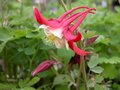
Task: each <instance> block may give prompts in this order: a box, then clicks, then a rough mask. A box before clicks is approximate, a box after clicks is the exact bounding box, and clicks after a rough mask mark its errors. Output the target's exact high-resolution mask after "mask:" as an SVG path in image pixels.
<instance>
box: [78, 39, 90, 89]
mask: <svg viewBox="0 0 120 90" xmlns="http://www.w3.org/2000/svg"><path fill="white" fill-rule="evenodd" d="M77 45H78V46H79V47H80V48H81V49H83V48H84V46H83V42H82V41H81V42H79V43H77ZM80 61H81V62H80V67H79V73H78V78H77V86H76V90H80V76H81V74H82V75H83V78H84V83H85V90H89V89H88V87H87V74H86V69H85V60H84V56H80Z"/></svg>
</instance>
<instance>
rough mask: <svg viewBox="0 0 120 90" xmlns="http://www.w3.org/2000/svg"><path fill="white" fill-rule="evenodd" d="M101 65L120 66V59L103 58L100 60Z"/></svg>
mask: <svg viewBox="0 0 120 90" xmlns="http://www.w3.org/2000/svg"><path fill="white" fill-rule="evenodd" d="M98 61H99V63H101V64H102V63H106V64H119V63H120V57H111V58H106V57H101V58H99V59H98Z"/></svg>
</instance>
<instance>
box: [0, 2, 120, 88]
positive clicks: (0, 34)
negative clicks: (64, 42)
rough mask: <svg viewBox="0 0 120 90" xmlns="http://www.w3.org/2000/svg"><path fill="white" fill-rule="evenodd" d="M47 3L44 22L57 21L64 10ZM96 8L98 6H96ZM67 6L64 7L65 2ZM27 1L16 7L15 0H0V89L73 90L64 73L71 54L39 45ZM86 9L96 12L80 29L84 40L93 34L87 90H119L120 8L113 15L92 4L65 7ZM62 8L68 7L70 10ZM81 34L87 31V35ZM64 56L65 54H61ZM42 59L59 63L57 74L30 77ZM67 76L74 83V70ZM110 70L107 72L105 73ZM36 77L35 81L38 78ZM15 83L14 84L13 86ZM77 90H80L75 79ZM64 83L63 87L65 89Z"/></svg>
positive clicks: (32, 3) (75, 3) (54, 72)
mask: <svg viewBox="0 0 120 90" xmlns="http://www.w3.org/2000/svg"><path fill="white" fill-rule="evenodd" d="M52 1H53V0H51V2H49V3H47V6H48V7H47V9H46V11H42V13H43V14H44V16H46V17H48V18H49V17H51V16H52V17H58V16H59V15H60V14H62V13H63V12H64V9H63V8H62V7H61V5H59V4H58V3H57V2H56V3H54V5H51V3H52ZM96 2H97V3H99V2H100V1H96ZM66 3H67V2H66ZM33 5H36V6H38V7H39V4H35V3H34V2H33V1H27V0H26V1H25V0H24V1H22V2H17V1H16V0H1V1H0V13H1V15H0V58H1V60H0V66H1V70H0V82H1V83H0V89H8V90H9V89H18V90H19V89H23V90H27V89H28V90H36V89H37V90H44V89H45V90H50V89H52V90H61V89H63V90H70V88H71V89H72V88H73V90H74V87H73V86H72V85H74V83H73V81H71V79H70V78H69V76H68V74H67V72H66V70H67V67H66V65H67V64H68V62H69V60H70V58H71V57H72V56H73V55H74V54H73V52H72V51H70V52H68V51H67V50H65V49H57V50H56V49H55V48H54V47H51V46H49V45H46V44H44V42H43V41H42V35H43V34H42V32H41V31H39V30H37V27H38V24H37V23H36V22H35V21H34V19H33V14H32V12H33V11H32V10H33V9H32V8H33ZM80 5H88V6H89V7H93V6H94V7H96V8H97V11H96V14H95V15H94V17H92V16H88V18H87V19H86V20H85V21H84V22H83V24H82V25H81V26H80V29H82V31H83V32H82V33H83V35H84V38H90V37H92V36H94V35H96V34H97V35H99V37H98V38H97V40H96V41H95V42H94V44H92V45H90V46H89V47H87V48H88V49H89V50H92V51H93V52H95V54H94V55H93V56H92V57H90V61H88V62H87V63H86V64H87V66H88V76H89V80H88V86H89V88H91V89H92V90H93V88H94V89H95V90H106V88H107V89H108V88H109V89H110V90H119V89H120V85H119V83H120V79H119V76H120V73H119V72H120V67H119V64H120V57H119V54H120V47H119V44H120V40H119V37H120V33H119V32H120V29H119V28H120V24H119V23H120V19H119V18H120V8H119V7H117V8H116V10H117V13H113V12H111V11H109V10H108V9H107V7H106V8H102V7H101V5H97V6H96V4H95V3H94V2H93V1H92V0H89V1H82V0H73V2H72V3H71V7H75V6H80ZM71 7H70V6H68V8H71ZM84 30H88V32H87V34H85V33H84ZM64 53H67V54H66V55H64ZM45 59H57V60H60V62H62V64H63V67H64V68H62V69H60V70H58V71H56V70H55V69H54V68H52V69H50V70H48V71H45V72H43V73H40V74H38V76H36V77H35V78H32V77H31V71H32V70H33V69H34V68H35V67H36V66H37V65H38V64H39V63H40V62H42V61H43V60H45ZM73 67H75V68H74V69H73V70H72V71H71V75H72V78H74V79H76V74H77V73H78V70H77V65H74V66H73ZM111 71H112V73H111ZM38 77H39V78H38ZM16 82H17V83H16ZM81 82H82V84H81V86H80V87H81V90H84V85H83V81H82V78H81ZM68 83H69V85H68Z"/></svg>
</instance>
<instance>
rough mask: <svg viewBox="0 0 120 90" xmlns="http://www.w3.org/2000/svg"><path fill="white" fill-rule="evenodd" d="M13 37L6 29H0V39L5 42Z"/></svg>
mask: <svg viewBox="0 0 120 90" xmlns="http://www.w3.org/2000/svg"><path fill="white" fill-rule="evenodd" d="M11 39H13V37H12V36H11V35H10V33H9V32H8V31H4V30H0V41H4V42H7V41H8V40H11Z"/></svg>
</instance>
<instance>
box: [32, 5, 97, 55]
mask: <svg viewBox="0 0 120 90" xmlns="http://www.w3.org/2000/svg"><path fill="white" fill-rule="evenodd" d="M81 8H82V9H85V10H84V11H82V12H81V11H79V12H77V13H73V12H74V11H76V10H78V9H81ZM92 10H95V8H88V7H86V6H79V7H76V8H73V9H71V10H69V11H67V12H65V13H64V14H63V15H61V16H60V17H58V18H57V19H54V18H50V19H48V20H46V19H45V18H44V17H43V16H42V14H41V13H40V12H39V11H38V9H37V8H36V7H34V18H35V20H36V21H37V22H38V23H39V24H40V28H43V29H44V32H45V34H46V37H47V38H48V40H49V41H50V42H52V43H54V45H55V46H56V47H57V48H62V47H64V46H66V47H67V48H71V49H72V50H73V51H74V52H75V53H76V54H78V55H81V56H85V55H87V54H89V52H87V51H83V50H81V49H80V48H78V47H77V46H75V44H74V43H75V42H77V41H80V40H81V38H82V35H81V33H80V32H79V31H76V32H77V34H76V36H75V35H74V31H75V30H77V28H78V26H79V25H80V24H81V23H82V21H83V20H84V19H85V17H86V16H87V14H88V13H93V12H92Z"/></svg>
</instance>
